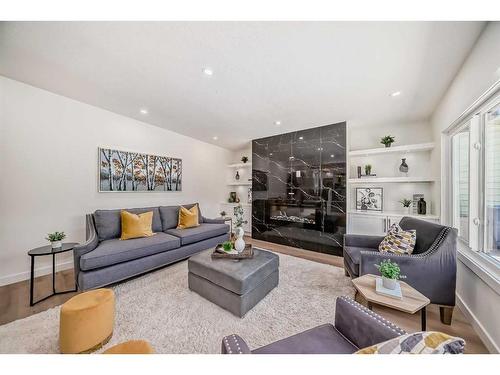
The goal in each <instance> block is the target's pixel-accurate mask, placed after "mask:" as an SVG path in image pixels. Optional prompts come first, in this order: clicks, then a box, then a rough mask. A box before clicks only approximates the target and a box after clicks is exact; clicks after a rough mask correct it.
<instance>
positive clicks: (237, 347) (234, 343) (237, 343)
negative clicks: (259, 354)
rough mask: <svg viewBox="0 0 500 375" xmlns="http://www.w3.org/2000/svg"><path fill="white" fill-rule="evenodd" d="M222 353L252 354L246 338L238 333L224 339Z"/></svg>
mask: <svg viewBox="0 0 500 375" xmlns="http://www.w3.org/2000/svg"><path fill="white" fill-rule="evenodd" d="M221 353H222V354H251V353H252V352H251V351H250V348H249V347H248V345H247V343H246V342H245V340H243V339H242V338H241V337H240V336H238V335H230V336H226V337H224V338H223V339H222V347H221Z"/></svg>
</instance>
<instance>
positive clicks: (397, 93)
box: [391, 91, 401, 98]
mask: <svg viewBox="0 0 500 375" xmlns="http://www.w3.org/2000/svg"><path fill="white" fill-rule="evenodd" d="M399 95H401V91H394V92H393V93H391V96H392V97H393V98H394V97H396V96H399Z"/></svg>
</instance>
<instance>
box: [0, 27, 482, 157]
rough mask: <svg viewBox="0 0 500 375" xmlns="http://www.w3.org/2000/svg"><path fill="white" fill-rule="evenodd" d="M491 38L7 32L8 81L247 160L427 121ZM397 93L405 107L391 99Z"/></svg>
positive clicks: (475, 32)
mask: <svg viewBox="0 0 500 375" xmlns="http://www.w3.org/2000/svg"><path fill="white" fill-rule="evenodd" d="M483 27H484V23H483V22H2V23H1V24H0V74H1V75H4V76H6V77H9V78H13V79H16V80H19V81H22V82H26V83H28V84H31V85H34V86H37V87H40V88H43V89H46V90H49V91H52V92H55V93H58V94H61V95H64V96H67V97H70V98H73V99H76V100H80V101H82V102H85V103H89V104H92V105H95V106H98V107H101V108H105V109H108V110H110V111H113V112H116V113H119V114H122V115H125V116H129V117H132V118H135V119H138V120H141V121H144V122H147V123H150V124H153V125H157V126H160V127H163V128H166V129H169V130H172V131H175V132H178V133H181V134H184V135H187V136H190V137H193V138H197V139H200V140H202V141H206V142H209V143H213V144H217V145H220V146H222V147H226V148H230V149H238V148H240V147H242V146H244V145H246V144H247V143H248V141H249V140H251V139H255V138H260V137H265V136H269V135H273V134H278V133H284V132H288V131H294V130H299V129H304V128H309V127H314V126H320V125H326V124H331V123H335V122H339V121H344V120H347V121H348V123H350V124H352V125H354V126H361V125H363V126H379V125H382V124H384V125H388V124H391V125H392V124H400V125H402V126H403V125H404V124H405V123H409V122H414V121H421V120H425V119H427V118H428V117H429V116H430V115H431V114H432V112H433V110H434V108H435V107H436V105H437V104H438V102H439V100H440V98H441V97H442V95H443V94H444V92H445V91H446V89H447V87H448V86H449V84H450V83H451V81H452V79H453V77H454V76H455V74H456V73H457V71H458V69H459V68H460V66H461V64H462V63H463V61H464V59H465V58H466V56H467V55H468V53H469V51H470V50H471V48H472V46H473V45H474V43H475V41H476V40H477V37H478V36H479V34H480V32H481V30H482V29H483ZM205 68H210V69H212V70H213V75H211V76H209V75H206V74H205V73H204V72H203V70H204V69H205ZM396 91H401V95H399V96H397V97H391V96H390V94H391V93H393V92H396ZM143 108H145V109H147V111H148V114H142V113H140V109H143ZM277 120H279V121H281V124H280V125H276V124H275V122H276V121H277ZM213 137H218V139H217V140H214V139H213Z"/></svg>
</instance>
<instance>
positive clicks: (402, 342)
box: [356, 331, 465, 354]
mask: <svg viewBox="0 0 500 375" xmlns="http://www.w3.org/2000/svg"><path fill="white" fill-rule="evenodd" d="M464 348H465V341H464V339H462V338H460V337H453V336H449V335H447V334H445V333H441V332H432V331H430V332H415V333H408V334H406V335H403V336H399V337H396V338H393V339H391V340H387V341H384V342H381V343H378V344H375V345H372V346H369V347H367V348H364V349H361V350H359V351H357V352H356V354H462V353H463V352H464Z"/></svg>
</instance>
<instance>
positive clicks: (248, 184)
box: [227, 181, 252, 186]
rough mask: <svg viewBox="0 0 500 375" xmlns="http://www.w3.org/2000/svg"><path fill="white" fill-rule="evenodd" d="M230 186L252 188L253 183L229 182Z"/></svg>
mask: <svg viewBox="0 0 500 375" xmlns="http://www.w3.org/2000/svg"><path fill="white" fill-rule="evenodd" d="M227 185H228V186H252V181H241V182H228V183H227Z"/></svg>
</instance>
